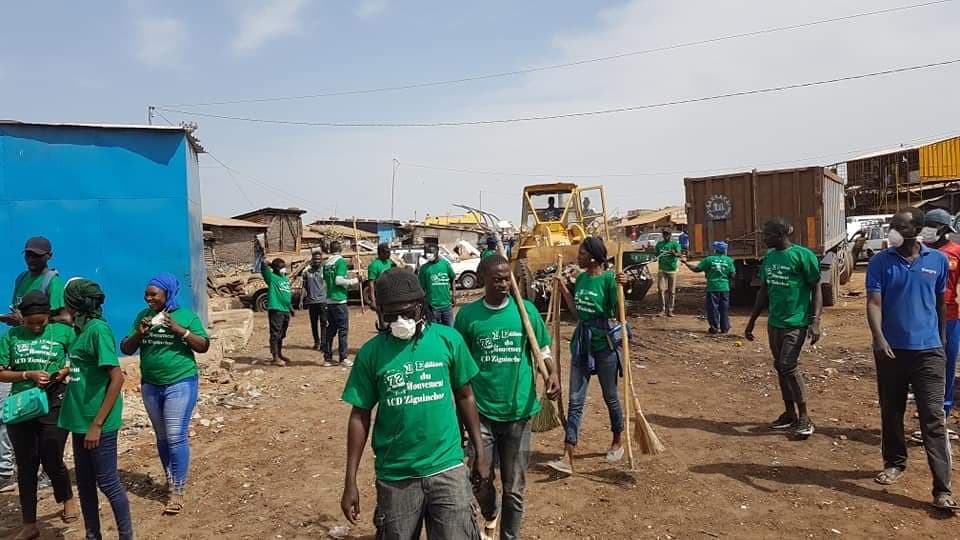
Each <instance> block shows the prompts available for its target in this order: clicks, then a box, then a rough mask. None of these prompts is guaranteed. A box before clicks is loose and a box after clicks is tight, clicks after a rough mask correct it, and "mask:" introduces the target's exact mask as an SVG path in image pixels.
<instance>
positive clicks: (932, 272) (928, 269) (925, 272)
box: [920, 267, 939, 277]
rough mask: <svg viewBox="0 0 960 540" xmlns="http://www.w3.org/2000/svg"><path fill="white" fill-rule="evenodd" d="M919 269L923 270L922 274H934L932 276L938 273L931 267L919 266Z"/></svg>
mask: <svg viewBox="0 0 960 540" xmlns="http://www.w3.org/2000/svg"><path fill="white" fill-rule="evenodd" d="M920 271H921V272H923V273H924V274H927V275H928V276H934V277H935V276H936V275H937V274H939V272H937V271H936V270H934V269H933V268H926V267H921V268H920Z"/></svg>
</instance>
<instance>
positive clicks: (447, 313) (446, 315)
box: [433, 306, 453, 327]
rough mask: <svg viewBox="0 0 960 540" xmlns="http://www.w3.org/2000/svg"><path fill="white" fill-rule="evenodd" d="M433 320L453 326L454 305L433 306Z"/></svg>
mask: <svg viewBox="0 0 960 540" xmlns="http://www.w3.org/2000/svg"><path fill="white" fill-rule="evenodd" d="M433 322H435V323H437V324H442V325H444V326H451V327H452V326H453V306H448V307H445V308H433Z"/></svg>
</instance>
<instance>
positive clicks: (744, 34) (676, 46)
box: [168, 0, 953, 107]
mask: <svg viewBox="0 0 960 540" xmlns="http://www.w3.org/2000/svg"><path fill="white" fill-rule="evenodd" d="M952 1H953V0H934V1H930V2H923V3H919V4H910V5H906V6H899V7H893V8H888V9H879V10H874V11H865V12H862V13H855V14H852V15H845V16H842V17H833V18H829V19H820V20H817V21H811V22H806V23H800V24H791V25H787V26H775V27H771V28H764V29H761V30H753V31H750V32H742V33H738V34H729V35H724V36H718V37H712V38H707V39H700V40H696V41H687V42H683V43H675V44H672V45H663V46H659V47H653V48H649V49H642V50H639V51H631V52H625V53H619V54H614V55H609V56H600V57H597V58H588V59H584V60H576V61H573V62H564V63H561V64H551V65H546V66H538V67H531V68H525V69H517V70H513V71H502V72H498V73H488V74H484V75H473V76H469V77H462V78H459V79H446V80H439V81H429V82H421V83H412V84H404V85H396V86H383V87H378V88H365V89H357V90H343V91H336V92H324V93H317V94H306V95H299V96H278V97H261V98H248V99H236V100H226V101H209V102H206V103H177V104H171V105H168V106H169V107H206V106H212V105H237V104H244V103H263V102H271V101H295V100H304V99H316V98H326V97H336V96H354V95H360V94H374V93H380V92H395V91H399V90H414V89H418V88H429V87H433V86H446V85H452V84H462V83H468V82H475V81H483V80H488V79H497V78H502V77H513V76H517V75H526V74H530V73H537V72H541V71H549V70H554V69H563V68H570V67H576V66H582V65H584V64H592V63H597V62H609V61H611V60H621V59H623V58H630V57H633V56H640V55H645V54H653V53H658V52H665V51H671V50H676V49H683V48H688V47H696V46H700V45H709V44H712V43H719V42H722V41H729V40H735V39H743V38H748V37H755V36H761V35H765V34H773V33H776V32H785V31H789V30H799V29H802V28H810V27H814V26H819V25H824V24H830V23H835V22H843V21H849V20H852V19H859V18H863V17H872V16H876V15H886V14H889V13H896V12H900V11H907V10H911V9H917V8H922V7H929V6H935V5H939V4H946V3H949V2H952Z"/></svg>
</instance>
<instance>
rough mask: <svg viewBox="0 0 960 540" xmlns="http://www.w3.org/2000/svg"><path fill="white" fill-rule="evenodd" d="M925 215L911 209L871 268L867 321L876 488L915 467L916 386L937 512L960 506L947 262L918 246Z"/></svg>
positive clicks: (901, 215) (896, 219)
mask: <svg viewBox="0 0 960 540" xmlns="http://www.w3.org/2000/svg"><path fill="white" fill-rule="evenodd" d="M923 218H924V216H923V211H921V210H919V209H916V208H908V209H906V210H903V211H900V212H898V213H897V214H896V215H895V216H893V219H892V220H891V221H890V232H889V236H888V241H889V244H890V246H891V247H890V248H889V249H887V250H884V251H882V252H880V253H878V254H877V255H875V256H874V257H873V258H871V259H870V265H869V267H868V268H867V295H868V296H867V321H868V322H869V324H870V333H871V334H872V335H873V350H874V358H875V360H876V366H877V387H878V390H879V394H880V417H881V422H882V437H883V440H882V444H881V449H882V450H881V451H882V453H883V466H884V470H883V471H882V472H881V473H880V474H879V475H877V478H876V482H877V483H879V484H883V485H891V484H894V483H896V482H897V481H898V480H899V479H900V477H901V476H903V473H904V471H905V470H906V468H907V445H906V441H905V440H904V434H903V415H904V412H905V411H906V406H907V392H908V388H909V387H911V386H912V387H913V393H914V395H915V396H916V403H917V411H918V412H919V413H920V431H921V433H922V436H923V446H924V449H925V450H926V452H927V462H928V464H929V466H930V472H931V473H932V474H933V505H934V506H935V507H937V508H941V509H950V510H956V509H958V508H960V507H958V505H957V502H956V500H955V499H954V498H953V494H952V493H951V491H950V476H951V474H952V473H951V468H952V463H951V454H950V445H949V443H948V442H947V428H946V423H945V421H944V412H943V393H944V392H943V391H944V384H945V376H944V371H945V364H946V356H945V355H944V351H943V344H944V343H945V342H946V340H945V339H944V335H945V331H946V307H945V304H944V296H943V295H944V291H945V290H946V288H947V273H948V272H949V263H948V262H947V258H946V256H944V255H943V254H942V253H940V252H939V251H937V250H935V249H930V248H928V247H926V246H924V245H923V243H922V242H920V240H919V239H918V236H919V235H920V230H921V228H922V227H923Z"/></svg>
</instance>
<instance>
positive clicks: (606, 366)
mask: <svg viewBox="0 0 960 540" xmlns="http://www.w3.org/2000/svg"><path fill="white" fill-rule="evenodd" d="M577 264H578V265H579V266H580V268H583V270H584V271H583V272H581V273H580V275H578V276H577V280H576V282H575V283H574V287H573V294H571V293H570V290H569V289H567V285H566V283H564V281H563V280H562V279H561V280H560V293H561V294H562V295H563V299H564V301H565V302H566V304H567V309H569V310H570V312H571V313H576V314H577V320H578V323H577V329H576V331H575V332H574V334H573V340H572V342H571V349H572V353H573V354H572V355H571V359H570V364H571V365H570V398H569V403H568V411H567V428H566V433H565V436H564V455H563V457H562V458H561V459H559V460H557V461H552V462H550V463H548V464H547V466H549V467H551V468H552V469H554V470H556V471H558V472H561V473H565V474H573V452H574V450H575V449H576V447H577V439H578V436H579V432H580V422H581V419H582V418H583V407H584V404H585V403H586V401H587V388H588V387H589V385H590V377H591V375H594V374H596V375H597V378H598V379H599V380H600V388H601V390H602V391H603V401H604V403H606V405H607V412H608V413H609V415H610V430H611V431H612V432H613V440H612V441H611V443H610V447H609V449H608V450H607V461H608V462H610V463H616V462H618V461H620V460H621V459H623V445H622V444H621V442H620V434H621V433H622V432H623V408H622V407H621V405H620V395H619V393H618V391H617V382H618V377H619V376H620V374H621V373H622V368H621V366H620V356H619V354H618V353H617V351H615V350H614V349H613V348H612V347H611V343H612V342H611V339H610V338H611V333H612V332H613V331H614V330H615V326H613V325H611V324H610V319H612V318H613V317H614V314H615V313H616V311H617V283H622V284H626V283H627V282H628V279H627V276H626V275H624V274H620V275H617V274H614V273H613V272H608V271H606V270H605V268H606V266H607V248H606V246H605V245H604V244H603V240H601V239H599V238H597V237H595V236H591V237H588V238H587V239H586V240H584V242H583V243H582V244H580V250H579V251H578V253H577Z"/></svg>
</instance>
